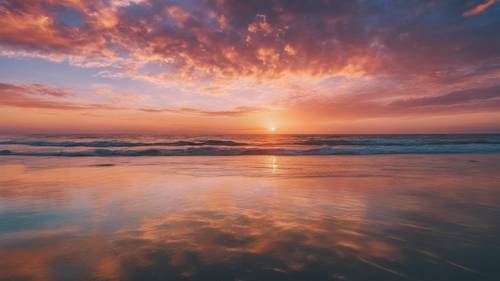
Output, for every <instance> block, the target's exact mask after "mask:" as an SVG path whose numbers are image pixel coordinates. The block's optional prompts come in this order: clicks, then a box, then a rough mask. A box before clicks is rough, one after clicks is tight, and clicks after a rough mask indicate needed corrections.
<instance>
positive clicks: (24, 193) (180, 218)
mask: <svg viewBox="0 0 500 281" xmlns="http://www.w3.org/2000/svg"><path fill="white" fill-rule="evenodd" d="M0 146H1V148H0V150H1V152H0V153H1V154H2V155H1V156H0V280H1V281H7V280H8V281H25V280H36V281H39V280H41V281H59V280H68V281H69V280H71V281H88V280H94V281H109V280H114V281H121V280H124V281H149V280H154V281H156V280H174V281H176V280H179V281H180V280H183V281H187V280H231V281H234V280H247V281H251V280H255V281H266V280H269V281H275V280H352V281H358V280H359V281H363V280H372V281H373V280H383V281H391V280H455V281H457V280H458V281H460V280H463V281H471V280H488V281H489V280H491V281H493V280H498V277H499V276H500V268H499V267H498V261H499V259H500V220H499V218H500V173H499V171H500V153H498V152H500V136H498V135H415V136H409V135H401V136H331V135H330V136H303V135H302V136H283V135H269V136H139V137H137V136H123V135H121V136H117V135H114V136H105V137H104V136H88V135H87V136H83V135H72V136H24V137H20V136H17V137H15V136H3V137H2V138H1V144H0ZM153 156H154V157H153ZM159 156H168V157H159ZM187 156H189V157H187Z"/></svg>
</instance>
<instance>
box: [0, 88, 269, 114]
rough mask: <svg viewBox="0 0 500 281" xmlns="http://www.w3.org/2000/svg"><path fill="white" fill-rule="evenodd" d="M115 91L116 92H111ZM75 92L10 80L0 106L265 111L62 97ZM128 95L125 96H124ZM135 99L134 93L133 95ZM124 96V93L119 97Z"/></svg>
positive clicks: (1, 91)
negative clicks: (142, 105) (93, 101)
mask: <svg viewBox="0 0 500 281" xmlns="http://www.w3.org/2000/svg"><path fill="white" fill-rule="evenodd" d="M112 94H113V95H116V93H112ZM72 96H74V95H73V94H72V93H71V92H70V91H69V90H63V89H59V88H54V87H51V86H49V85H45V84H9V83H0V106H12V107H21V108H23V107H24V108H44V109H60V110H89V109H105V110H138V111H143V112H150V113H172V114H182V115H186V114H188V115H193V114H194V115H203V116H211V117H217V116H225V117H232V116H242V115H247V114H251V113H257V112H261V111H264V110H265V109H264V108H260V107H250V106H237V107H235V108H233V109H228V110H218V111H214V110H203V109H198V108H189V107H180V108H175V107H170V108H163V109H156V108H138V107H134V106H129V107H126V106H123V105H118V104H120V101H118V100H116V99H112V100H111V103H102V104H86V103H74V102H71V101H68V100H67V99H65V98H69V97H72ZM125 97H127V96H125ZM132 97H133V98H134V99H135V96H132ZM120 98H121V99H123V96H121V97H120Z"/></svg>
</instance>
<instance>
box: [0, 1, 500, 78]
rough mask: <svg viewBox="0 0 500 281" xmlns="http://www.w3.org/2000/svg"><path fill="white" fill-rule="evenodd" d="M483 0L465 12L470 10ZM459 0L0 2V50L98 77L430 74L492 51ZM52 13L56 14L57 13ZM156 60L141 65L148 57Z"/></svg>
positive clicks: (490, 19)
mask: <svg viewBox="0 0 500 281" xmlns="http://www.w3.org/2000/svg"><path fill="white" fill-rule="evenodd" d="M493 3H494V1H487V2H485V3H483V4H481V5H478V6H477V7H475V8H474V9H472V10H470V11H468V12H466V13H467V15H469V14H471V13H475V14H478V13H479V12H480V11H483V10H485V9H486V8H488V7H490V6H491V5H493ZM464 6H466V5H465V4H464V3H461V2H454V3H452V2H446V1H443V2H424V1H418V2H408V1H405V2H401V3H394V5H391V6H390V7H389V6H388V5H385V4H384V1H316V2H314V3H305V2H303V1H284V0H281V1H233V0H225V1H223V0H221V1H211V0H198V1H193V2H178V1H156V0H149V1H100V0H89V1H76V0H75V1H38V0H23V1H19V0H5V1H3V2H2V3H1V4H0V52H1V54H3V55H11V56H35V57H43V58H46V59H51V60H56V61H62V60H67V61H69V62H70V63H73V64H76V65H80V66H92V67H99V66H113V68H111V70H107V71H105V72H103V73H105V74H106V75H107V76H110V77H124V76H125V77H126V76H128V77H135V78H137V79H144V80H149V81H159V82H161V81H171V80H179V79H180V80H185V81H213V80H220V79H236V78H239V77H255V78H256V79H262V78H265V79H275V78H278V77H282V76H283V75H290V74H295V75H308V76H329V75H374V74H385V75H391V76H400V77H402V78H405V77H414V76H429V77H434V78H435V76H436V73H438V72H439V73H443V71H444V70H447V69H450V68H452V69H455V68H460V67H463V66H464V65H469V64H471V63H475V64H477V65H478V66H477V67H483V66H484V65H487V64H488V63H489V61H490V59H491V58H492V57H495V56H499V55H500V54H499V51H498V50H499V49H500V39H498V36H495V35H496V33H495V30H496V27H497V26H498V24H499V21H500V20H499V18H500V17H498V15H495V14H491V15H488V16H486V18H484V19H482V21H481V22H479V19H478V22H475V19H473V20H471V21H467V22H463V21H462V20H461V18H462V16H461V12H458V11H461V10H462V11H463V9H464ZM61 19H62V20H61ZM151 62H153V63H158V64H163V65H165V66H166V67H165V69H161V70H159V71H157V72H154V71H144V70H143V66H145V65H147V64H148V63H151Z"/></svg>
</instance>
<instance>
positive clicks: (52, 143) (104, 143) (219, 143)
mask: <svg viewBox="0 0 500 281" xmlns="http://www.w3.org/2000/svg"><path fill="white" fill-rule="evenodd" d="M0 145H28V146H47V147H139V146H214V145H217V146H244V145H247V144H246V143H240V142H235V141H229V140H204V141H174V142H128V141H87V142H85V141H40V140H7V141H0Z"/></svg>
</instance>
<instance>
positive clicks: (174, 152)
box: [0, 144, 500, 157]
mask: <svg viewBox="0 0 500 281" xmlns="http://www.w3.org/2000/svg"><path fill="white" fill-rule="evenodd" d="M444 153H500V145H492V144H482V145H448V146H444V145H437V146H432V145H427V146H401V147H396V146H357V147H321V148H313V149H288V148H223V147H189V148H185V149H141V150H115V149H94V150H85V151H50V152H32V151H13V150H0V155H4V156H9V155H12V156H54V157H135V156H236V155H274V156H280V155H283V156H294V155H377V154H444Z"/></svg>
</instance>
